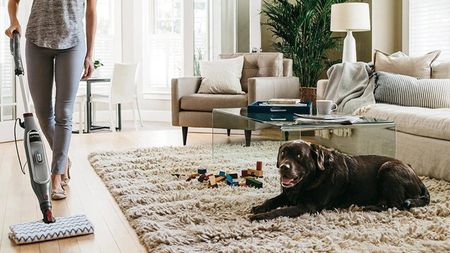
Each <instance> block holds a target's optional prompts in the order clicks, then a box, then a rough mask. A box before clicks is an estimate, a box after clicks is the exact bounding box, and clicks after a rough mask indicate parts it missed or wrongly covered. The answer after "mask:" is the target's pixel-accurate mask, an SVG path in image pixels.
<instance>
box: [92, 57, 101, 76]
mask: <svg viewBox="0 0 450 253" xmlns="http://www.w3.org/2000/svg"><path fill="white" fill-rule="evenodd" d="M93 64H94V73H92V77H99V76H100V75H101V73H100V68H101V67H102V66H104V65H103V63H102V61H101V60H100V59H97V60H94V63H93Z"/></svg>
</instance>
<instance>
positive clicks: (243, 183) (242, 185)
mask: <svg viewBox="0 0 450 253" xmlns="http://www.w3.org/2000/svg"><path fill="white" fill-rule="evenodd" d="M239 186H241V187H244V186H247V184H246V183H245V180H243V181H240V182H239Z"/></svg>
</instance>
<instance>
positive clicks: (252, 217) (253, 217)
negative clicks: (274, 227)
mask: <svg viewBox="0 0 450 253" xmlns="http://www.w3.org/2000/svg"><path fill="white" fill-rule="evenodd" d="M248 219H249V220H250V221H258V220H266V219H267V217H266V215H265V214H264V213H260V214H253V215H250V216H249V217H248Z"/></svg>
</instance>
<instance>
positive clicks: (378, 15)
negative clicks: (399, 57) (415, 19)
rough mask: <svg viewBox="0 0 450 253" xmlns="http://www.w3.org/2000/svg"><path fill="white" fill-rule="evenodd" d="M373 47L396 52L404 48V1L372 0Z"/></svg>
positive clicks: (387, 51) (386, 51)
mask: <svg viewBox="0 0 450 253" xmlns="http://www.w3.org/2000/svg"><path fill="white" fill-rule="evenodd" d="M372 13H373V15H372V49H378V50H381V51H383V52H385V53H394V52H396V51H400V50H401V49H402V1H401V0H372Z"/></svg>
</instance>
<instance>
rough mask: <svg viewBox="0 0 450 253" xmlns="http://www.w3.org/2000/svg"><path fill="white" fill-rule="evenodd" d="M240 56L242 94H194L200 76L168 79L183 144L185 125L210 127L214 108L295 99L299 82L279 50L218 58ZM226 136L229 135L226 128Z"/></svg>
mask: <svg viewBox="0 0 450 253" xmlns="http://www.w3.org/2000/svg"><path fill="white" fill-rule="evenodd" d="M240 55H243V56H244V66H243V70H242V78H241V85H242V90H243V91H244V92H245V94H198V93H197V91H198V89H199V87H200V83H201V77H181V78H175V79H172V94H171V95H172V125H173V126H181V127H182V133H183V145H186V141H187V134H188V128H189V127H203V128H210V127H212V110H213V109H215V108H238V107H246V106H247V105H249V104H251V103H253V102H254V101H257V100H267V99H270V98H298V97H299V92H300V90H299V89H300V84H299V80H298V78H297V77H293V76H292V60H291V59H283V54H281V53H248V54H225V55H221V58H224V59H225V58H233V57H237V56H240ZM227 130H228V135H230V129H227Z"/></svg>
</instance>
